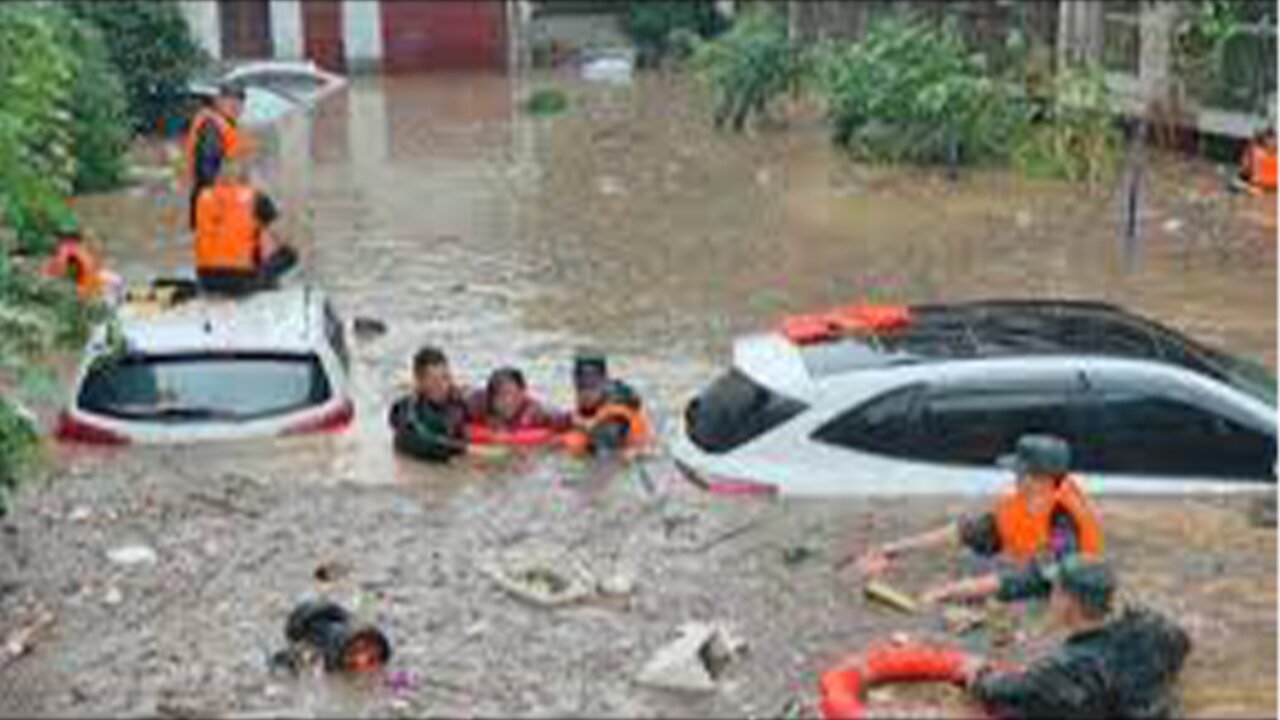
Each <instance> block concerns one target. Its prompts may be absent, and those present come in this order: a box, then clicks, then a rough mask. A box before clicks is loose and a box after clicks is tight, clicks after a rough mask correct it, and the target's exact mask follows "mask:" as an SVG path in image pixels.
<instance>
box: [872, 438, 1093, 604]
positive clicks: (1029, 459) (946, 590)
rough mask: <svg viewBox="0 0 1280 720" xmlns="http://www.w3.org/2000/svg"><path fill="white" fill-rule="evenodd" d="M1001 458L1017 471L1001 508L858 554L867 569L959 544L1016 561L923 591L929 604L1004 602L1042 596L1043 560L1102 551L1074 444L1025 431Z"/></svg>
mask: <svg viewBox="0 0 1280 720" xmlns="http://www.w3.org/2000/svg"><path fill="white" fill-rule="evenodd" d="M1000 464H1001V465H1003V466H1005V467H1009V468H1010V469H1012V470H1013V471H1014V472H1015V473H1016V474H1017V479H1016V480H1015V482H1014V485H1013V487H1011V488H1009V489H1008V490H1007V491H1006V492H1005V493H1004V494H1003V495H1002V496H1001V497H1000V499H999V500H997V502H996V504H995V507H994V508H992V509H991V510H990V511H989V512H986V513H983V514H982V515H979V516H976V517H965V518H961V519H960V520H959V521H956V522H951V523H948V524H947V525H944V526H943V527H940V528H938V529H936V530H932V531H930V532H926V533H923V534H920V535H916V536H912V537H909V538H906V539H903V540H899V541H897V542H892V543H888V544H886V545H883V546H880V547H878V548H873V549H871V550H869V551H868V552H866V553H864V554H863V555H862V557H861V558H859V562H858V565H859V570H860V571H861V572H862V574H863V575H876V574H879V573H881V572H883V571H884V570H885V569H886V568H887V567H888V565H889V562H890V560H891V559H892V558H894V557H896V556H899V555H902V554H904V553H906V552H908V551H914V550H933V549H939V548H944V547H949V546H955V545H957V544H959V545H964V546H966V547H968V548H969V549H970V550H972V551H973V552H975V553H977V554H979V555H983V556H988V557H989V556H999V557H1000V558H1002V559H1004V560H1006V561H1008V564H1009V565H1011V566H1012V567H1010V568H1007V569H1005V570H1004V571H1002V572H999V573H991V574H988V575H984V576H981V577H977V578H971V579H966V580H960V581H957V582H950V583H943V584H941V585H937V586H935V587H933V588H930V589H928V590H926V591H925V592H924V593H922V594H921V600H922V601H924V602H941V601H944V600H952V599H957V600H958V599H977V598H983V597H990V596H992V595H994V596H996V597H997V598H998V599H1000V600H1002V601H1005V602H1012V601H1016V600H1023V599H1027V598H1031V597H1042V596H1045V595H1047V594H1048V593H1049V590H1050V587H1049V585H1048V583H1047V582H1045V581H1044V579H1043V578H1042V577H1041V575H1040V573H1039V572H1038V567H1037V564H1038V563H1039V562H1040V561H1043V560H1046V559H1057V558H1062V557H1066V556H1069V555H1074V554H1077V553H1078V554H1082V555H1087V556H1098V555H1101V554H1102V550H1103V541H1102V527H1101V525H1100V524H1099V522H1098V517H1097V513H1096V512H1095V511H1094V509H1093V507H1092V505H1091V504H1090V503H1089V501H1088V499H1087V498H1086V497H1085V495H1084V491H1083V490H1082V489H1081V488H1080V485H1079V484H1078V483H1077V482H1076V481H1075V479H1074V478H1073V477H1072V476H1071V475H1070V473H1069V472H1068V470H1069V468H1070V466H1071V450H1070V447H1069V446H1068V445H1067V443H1066V442H1065V441H1063V440H1062V439H1060V438H1057V437H1053V436H1051V435H1024V436H1022V437H1021V438H1019V439H1018V442H1017V446H1016V448H1015V450H1014V453H1013V454H1012V455H1009V456H1005V457H1002V458H1001V459H1000Z"/></svg>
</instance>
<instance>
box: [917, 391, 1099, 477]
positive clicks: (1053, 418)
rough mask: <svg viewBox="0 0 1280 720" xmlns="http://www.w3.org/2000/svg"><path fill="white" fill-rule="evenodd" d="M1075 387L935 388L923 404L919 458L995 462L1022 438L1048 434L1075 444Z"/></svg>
mask: <svg viewBox="0 0 1280 720" xmlns="http://www.w3.org/2000/svg"><path fill="white" fill-rule="evenodd" d="M1074 395H1075V394H1074V393H1073V392H1072V390H1071V388H1069V387H1068V386H1066V385H1063V384H1058V383H1049V384H1044V385H1036V384H1027V385H1025V386H1023V387H1016V386H1004V387H1000V386H984V385H983V383H981V382H978V383H971V384H968V385H965V386H956V387H946V388H931V389H930V390H929V391H928V392H926V394H925V397H924V399H923V401H922V403H921V408H920V432H921V436H922V437H925V438H928V442H922V443H921V444H920V446H919V450H918V452H917V453H916V454H915V455H916V457H917V458H919V459H921V460H929V461H934V462H940V463H947V464H956V465H974V466H991V465H994V464H995V463H996V461H997V460H998V459H999V458H1000V456H1002V455H1005V454H1007V453H1009V452H1011V451H1012V450H1013V448H1014V445H1015V444H1016V443H1017V441H1018V438H1019V437H1021V436H1023V435H1028V434H1041V433H1043V434H1049V435H1055V436H1057V437H1060V438H1062V439H1063V440H1066V441H1067V442H1068V443H1070V444H1072V445H1073V446H1074V445H1075V443H1076V441H1077V439H1078V438H1077V435H1078V433H1077V430H1076V428H1077V426H1078V423H1077V414H1076V409H1077V405H1076V404H1075V403H1074V402H1073V397H1074Z"/></svg>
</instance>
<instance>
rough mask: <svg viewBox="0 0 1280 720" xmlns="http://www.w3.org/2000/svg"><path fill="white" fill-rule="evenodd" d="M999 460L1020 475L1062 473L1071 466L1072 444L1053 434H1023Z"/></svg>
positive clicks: (1003, 465)
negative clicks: (1011, 451)
mask: <svg viewBox="0 0 1280 720" xmlns="http://www.w3.org/2000/svg"><path fill="white" fill-rule="evenodd" d="M997 462H998V463H999V464H1000V466H1001V467H1005V468H1008V469H1010V470H1013V471H1014V472H1016V473H1018V474H1019V475H1062V474H1064V473H1066V472H1067V471H1068V470H1069V469H1070V468H1071V446H1070V445H1068V444H1067V442H1066V441H1065V440H1063V439H1062V438H1059V437H1054V436H1053V435H1023V436H1022V437H1020V438H1018V444H1017V446H1016V447H1015V448H1014V451H1013V453H1011V454H1009V455H1004V456H1001V458H1000V459H999V460H998V461H997Z"/></svg>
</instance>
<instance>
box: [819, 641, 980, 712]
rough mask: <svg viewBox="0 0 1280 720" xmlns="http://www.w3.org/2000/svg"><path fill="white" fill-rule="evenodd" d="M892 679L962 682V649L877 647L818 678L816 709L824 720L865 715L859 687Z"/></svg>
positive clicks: (908, 646) (920, 646) (900, 680)
mask: <svg viewBox="0 0 1280 720" xmlns="http://www.w3.org/2000/svg"><path fill="white" fill-rule="evenodd" d="M896 682H950V683H955V684H960V683H963V682H964V653H962V652H961V651H959V650H955V649H951V648H940V647H931V646H927V645H907V646H888V647H877V648H872V649H870V650H868V651H867V653H866V655H865V656H864V657H863V658H862V662H861V663H855V664H854V665H853V666H852V667H847V668H842V669H839V670H831V671H828V672H825V673H823V674H822V677H821V679H820V680H819V683H818V685H819V691H820V693H821V701H820V704H819V711H820V712H821V714H822V717H823V718H824V720H861V719H862V718H865V717H866V716H867V706H866V704H865V702H864V701H863V699H862V693H863V691H864V690H865V689H866V688H867V687H869V686H871V685H879V684H884V683H896Z"/></svg>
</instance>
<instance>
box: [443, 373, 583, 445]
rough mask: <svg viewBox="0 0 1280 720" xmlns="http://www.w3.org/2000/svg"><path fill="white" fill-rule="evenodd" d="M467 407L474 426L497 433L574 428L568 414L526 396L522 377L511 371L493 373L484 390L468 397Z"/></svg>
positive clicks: (520, 374) (526, 389)
mask: <svg viewBox="0 0 1280 720" xmlns="http://www.w3.org/2000/svg"><path fill="white" fill-rule="evenodd" d="M468 405H469V408H470V414H471V417H472V418H473V421H474V422H476V423H479V424H481V425H484V426H486V427H487V428H489V429H492V430H497V431H500V432H519V431H521V430H552V431H556V432H564V431H566V430H569V429H570V428H571V427H572V426H573V418H572V417H571V416H570V415H569V413H566V412H562V411H559V410H556V409H554V408H549V407H547V406H546V405H544V404H542V403H540V402H538V401H537V400H536V399H534V398H533V397H532V396H531V395H530V394H529V388H528V385H527V384H526V383H525V379H524V373H522V372H520V370H518V369H517V368H513V367H503V368H498V369H497V370H494V371H493V373H492V374H490V375H489V382H488V383H487V384H486V385H485V388H484V389H483V390H478V391H476V392H474V393H472V394H471V398H470V400H469V402H468Z"/></svg>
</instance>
